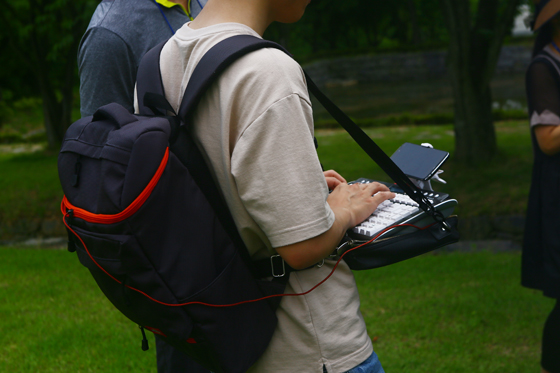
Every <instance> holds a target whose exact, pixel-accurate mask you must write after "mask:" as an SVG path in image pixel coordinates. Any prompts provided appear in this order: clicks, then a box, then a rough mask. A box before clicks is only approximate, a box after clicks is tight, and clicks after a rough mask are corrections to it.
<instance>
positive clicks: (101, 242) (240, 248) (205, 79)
mask: <svg viewBox="0 0 560 373" xmlns="http://www.w3.org/2000/svg"><path fill="white" fill-rule="evenodd" d="M163 45H164V43H162V44H160V45H159V46H157V47H156V48H154V49H152V50H151V51H150V52H148V54H147V55H146V56H145V57H144V59H143V60H142V63H141V65H140V67H139V70H138V97H139V101H140V108H141V110H140V112H141V114H142V115H132V114H130V113H129V112H128V111H127V110H126V109H124V108H123V107H122V106H120V105H118V104H115V103H113V104H109V105H106V106H103V107H101V108H100V109H99V110H97V111H96V112H95V114H94V115H93V116H90V117H86V118H82V119H80V120H78V121H76V122H75V123H73V124H72V125H71V126H70V128H69V129H68V131H67V133H66V136H65V139H64V142H63V145H62V148H61V151H60V155H59V158H58V170H59V177H60V182H61V184H62V189H63V191H64V194H65V196H64V199H63V201H62V206H61V209H62V213H63V214H64V221H65V224H66V226H67V229H68V236H69V246H68V249H69V250H70V251H76V253H77V255H78V258H79V260H80V262H81V263H82V264H83V265H84V266H85V267H87V268H88V269H89V270H90V272H91V274H92V275H93V277H94V278H95V281H96V282H97V284H98V285H99V287H100V288H101V290H102V291H103V293H104V294H105V295H106V296H107V298H109V300H110V301H111V302H112V303H113V305H114V306H115V307H117V308H118V309H119V310H120V311H121V312H122V313H123V314H124V315H125V316H126V317H128V318H129V319H131V320H132V321H134V322H135V323H137V324H138V325H139V326H140V328H141V329H142V333H144V330H143V329H144V328H145V329H148V330H150V331H152V332H153V333H156V334H159V335H161V336H163V337H165V340H166V341H167V342H168V343H170V344H171V345H173V346H175V347H176V348H178V349H180V350H182V351H184V352H185V353H186V354H188V355H189V356H190V357H191V358H192V359H193V360H195V361H197V362H198V363H200V364H201V365H203V366H204V367H206V368H208V369H210V370H212V371H214V372H243V371H246V370H247V369H248V368H249V367H250V366H251V365H252V364H253V363H254V362H255V361H256V360H257V359H258V358H259V357H260V356H261V354H262V353H263V352H264V350H265V349H266V347H267V345H268V343H269V341H270V338H271V336H272V333H273V332H274V329H275V327H276V324H277V319H276V314H275V309H276V308H277V306H278V304H279V301H280V298H279V297H276V298H272V299H266V300H261V301H255V300H257V299H262V298H264V297H267V296H269V295H275V294H281V293H282V292H283V290H284V288H285V284H286V282H287V279H288V273H286V272H287V271H283V268H282V263H281V262H280V263H278V264H280V265H278V264H276V265H275V264H274V263H271V262H270V260H268V261H266V260H265V261H264V263H263V262H262V261H261V262H260V265H257V264H255V263H253V262H251V261H250V258H249V254H248V251H247V249H246V247H245V245H244V243H243V241H242V240H241V237H240V235H239V233H238V231H237V230H236V228H235V224H234V222H233V219H232V217H231V216H230V213H229V211H228V208H227V205H226V204H225V202H224V201H223V199H222V197H221V195H220V193H219V192H218V189H217V187H216V185H215V183H214V182H213V180H212V177H211V174H210V172H209V170H208V168H207V166H206V164H205V162H204V160H203V157H202V155H201V153H200V151H199V150H198V148H197V147H196V145H195V144H194V142H193V140H192V139H191V137H190V136H189V134H188V131H187V128H186V127H187V125H188V122H187V121H184V120H182V119H183V118H185V119H187V120H188V118H189V117H190V115H191V113H192V111H193V110H194V108H195V107H196V105H197V103H198V101H199V100H200V97H201V96H202V94H203V93H204V91H205V89H206V87H208V86H209V85H210V84H211V83H212V82H213V81H214V80H215V79H216V77H217V76H218V75H219V73H220V72H221V71H222V70H224V69H225V68H226V67H227V66H228V65H229V64H230V63H231V62H233V61H234V60H235V59H237V58H238V57H240V56H242V55H244V54H246V53H248V52H250V51H252V50H255V49H258V48H263V47H274V48H280V49H281V47H280V46H278V45H277V44H274V43H272V42H268V41H264V40H261V39H257V38H255V37H251V36H236V37H233V38H231V39H229V40H226V41H224V42H222V43H219V44H218V45H217V46H215V47H214V48H212V50H211V51H209V52H208V53H207V54H206V55H205V56H204V58H203V59H202V61H201V62H200V63H199V64H198V66H197V68H196V70H195V72H194V73H193V77H192V78H191V81H190V82H189V85H188V87H187V89H186V93H185V96H184V99H183V102H182V104H181V109H180V112H179V113H178V116H166V115H165V112H166V111H172V109H171V107H170V106H169V104H168V103H167V101H166V100H165V99H164V98H163V88H162V83H161V75H160V72H159V55H160V52H161V49H162V47H163ZM142 98H144V100H142ZM274 266H276V268H274ZM273 275H274V276H273ZM266 277H269V278H272V277H273V278H274V280H266V279H261V278H266ZM244 301H249V302H247V303H244V304H238V305H236V306H235V307H216V305H228V304H237V303H240V302H244ZM186 303H188V305H185V304H186ZM206 304H208V305H214V306H208V305H206ZM143 349H147V340H146V338H145V336H144V340H143Z"/></svg>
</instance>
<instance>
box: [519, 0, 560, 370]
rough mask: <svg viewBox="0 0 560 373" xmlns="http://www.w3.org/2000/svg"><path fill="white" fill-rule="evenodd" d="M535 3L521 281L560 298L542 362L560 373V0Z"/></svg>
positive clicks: (528, 83)
mask: <svg viewBox="0 0 560 373" xmlns="http://www.w3.org/2000/svg"><path fill="white" fill-rule="evenodd" d="M535 5H536V12H535V15H536V17H535V20H534V23H533V30H534V31H536V32H538V34H537V37H536V40H535V45H534V50H533V61H532V62H531V64H530V66H529V68H528V70H527V75H526V89H527V104H528V109H529V118H530V124H531V137H532V142H533V154H534V163H533V174H532V180H531V190H530V194H529V203H528V207H527V221H526V226H525V236H524V241H523V254H522V272H521V283H522V285H524V286H526V287H529V288H533V289H538V290H541V291H542V292H543V294H544V295H545V296H547V297H550V298H553V299H556V304H555V306H554V308H553V310H552V312H551V313H550V315H549V316H548V318H547V320H546V322H545V325H544V330H543V338H542V357H541V366H542V371H543V372H545V373H560V301H559V299H560V229H559V228H560V47H559V46H560V16H559V13H560V0H540V1H535Z"/></svg>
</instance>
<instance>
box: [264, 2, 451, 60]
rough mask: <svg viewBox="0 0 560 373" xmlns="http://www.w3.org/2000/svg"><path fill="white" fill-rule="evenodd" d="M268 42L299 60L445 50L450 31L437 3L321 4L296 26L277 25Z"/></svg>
mask: <svg viewBox="0 0 560 373" xmlns="http://www.w3.org/2000/svg"><path fill="white" fill-rule="evenodd" d="M265 38H268V39H272V40H275V41H278V42H280V43H282V44H283V45H285V46H286V47H288V49H289V50H290V51H291V52H292V53H294V55H295V57H296V58H298V59H299V60H305V59H310V58H316V57H318V56H332V55H333V54H348V53H351V54H356V53H364V52H366V53H367V52H372V51H378V50H383V49H387V48H389V49H393V50H394V49H395V48H397V49H399V48H400V49H407V50H408V49H415V50H416V49H419V48H429V47H433V46H436V45H437V46H441V45H444V44H443V43H445V42H446V41H447V31H446V29H445V23H444V19H443V15H442V13H441V11H440V8H439V2H438V0H405V1H400V2H392V1H384V0H344V1H334V0H325V1H316V2H311V4H309V6H308V7H307V10H306V12H305V15H304V16H303V18H302V19H301V20H300V21H299V22H297V23H295V24H293V25H280V24H274V25H272V26H271V27H270V28H269V30H268V31H267V34H266V35H265Z"/></svg>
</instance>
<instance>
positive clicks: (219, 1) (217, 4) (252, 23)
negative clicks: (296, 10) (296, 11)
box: [189, 0, 272, 36]
mask: <svg viewBox="0 0 560 373" xmlns="http://www.w3.org/2000/svg"><path fill="white" fill-rule="evenodd" d="M226 22H235V23H241V24H244V25H246V26H249V27H250V28H252V29H253V30H255V31H256V32H257V33H258V34H259V35H261V36H262V35H263V33H264V31H265V30H266V28H267V27H268V26H269V25H270V24H271V23H272V18H271V17H270V16H269V11H268V3H267V2H265V1H253V0H233V1H232V0H211V1H209V2H208V3H206V5H205V6H204V8H203V9H202V11H201V12H200V14H199V15H198V16H196V18H195V20H194V21H192V22H191V23H190V24H189V27H191V28H193V29H199V28H203V27H207V26H211V25H215V24H219V23H226Z"/></svg>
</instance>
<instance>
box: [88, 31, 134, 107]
mask: <svg viewBox="0 0 560 373" xmlns="http://www.w3.org/2000/svg"><path fill="white" fill-rule="evenodd" d="M78 68H79V74H80V101H81V104H80V111H81V114H82V117H85V116H89V115H92V114H93V113H94V112H95V111H96V110H97V109H98V108H99V107H101V106H103V105H107V104H109V103H111V102H116V103H119V104H121V105H122V106H124V107H125V108H126V109H128V110H129V111H130V112H133V110H134V108H133V100H134V98H133V97H134V96H133V94H134V83H135V81H136V71H137V66H136V62H135V61H134V58H133V54H132V52H131V51H130V48H129V46H128V45H127V44H126V43H125V42H124V41H123V40H122V39H121V38H120V37H119V36H117V35H116V34H114V33H112V32H111V31H108V30H106V29H104V28H97V27H95V28H91V29H89V30H88V31H87V32H86V34H85V35H84V37H83V39H82V42H81V45H80V49H79V51H78Z"/></svg>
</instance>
